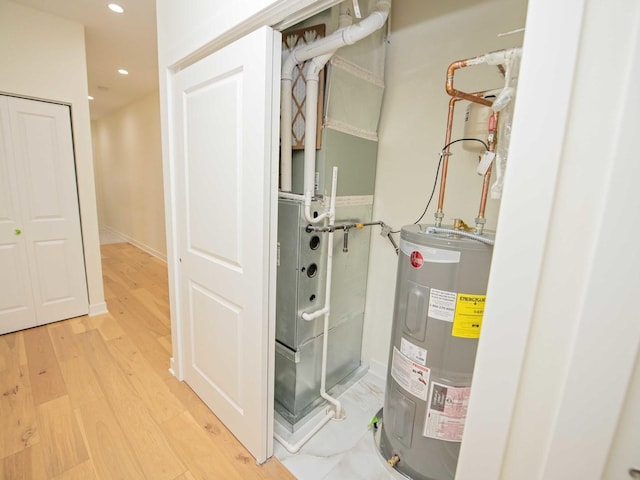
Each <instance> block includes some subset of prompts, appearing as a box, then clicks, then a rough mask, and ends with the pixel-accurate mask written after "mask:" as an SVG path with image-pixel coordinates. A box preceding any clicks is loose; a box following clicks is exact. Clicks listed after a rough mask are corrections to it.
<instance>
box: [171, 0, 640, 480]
mask: <svg viewBox="0 0 640 480" xmlns="http://www.w3.org/2000/svg"><path fill="white" fill-rule="evenodd" d="M163 2H164V3H167V4H168V3H170V2H169V0H161V2H160V3H163ZM403 2H408V0H397V3H401V4H402V3H403ZM290 3H291V4H292V5H293V6H295V5H300V4H301V3H302V2H297V1H295V0H290ZM304 3H305V5H306V4H307V2H304ZM413 3H415V4H419V3H421V2H418V1H415V2H413ZM424 3H425V4H426V3H429V4H430V5H432V6H434V8H436V6H437V5H444V3H445V2H439V3H435V2H424ZM448 3H449V4H450V5H453V2H448ZM456 3H457V2H456ZM488 5H489V6H490V5H494V3H493V2H489V3H488ZM502 5H503V7H504V8H505V9H506V10H505V11H509V8H508V6H507V5H505V4H504V3H503V4H502ZM633 6H634V8H633V9H631V8H629V7H630V4H629V2H628V1H626V0H616V1H615V2H609V3H607V4H604V3H602V2H597V1H596V0H567V1H565V2H552V1H549V0H530V5H529V12H528V15H527V17H528V21H527V27H528V28H529V27H531V30H528V32H527V39H526V41H525V59H523V62H524V63H527V62H528V64H529V66H528V67H527V69H523V75H522V77H521V79H522V81H523V82H524V78H525V74H524V70H528V73H527V83H528V87H527V88H526V89H525V88H523V84H522V83H521V89H520V95H521V96H520V99H519V102H521V103H519V107H518V108H519V109H521V110H522V112H523V113H521V114H519V113H518V108H517V109H516V118H515V120H514V125H515V124H516V123H518V122H519V123H520V124H521V128H520V133H519V134H518V135H519V139H518V140H517V141H516V131H515V129H514V138H513V141H512V153H513V152H518V159H519V161H518V162H517V163H513V162H512V163H511V165H512V167H511V168H510V169H509V170H508V172H507V180H508V181H511V187H509V189H508V190H509V191H505V195H504V199H503V203H502V206H501V210H502V211H501V218H500V229H499V233H498V239H497V242H498V245H497V246H496V253H495V254H494V265H493V267H492V277H491V279H490V290H489V293H490V294H491V295H490V296H488V303H487V311H486V313H485V325H484V327H483V337H482V339H481V342H480V348H479V352H478V358H477V363H476V367H477V369H478V371H477V372H476V375H475V376H474V386H473V389H474V393H473V394H472V397H471V405H470V415H469V419H468V421H467V425H466V428H465V441H464V442H463V450H462V453H461V457H460V465H459V467H460V470H459V472H460V474H459V476H458V478H460V479H467V478H468V479H474V480H477V479H484V478H486V479H487V480H494V479H497V478H507V479H511V478H518V479H529V478H531V479H540V478H545V479H556V478H557V479H566V478H589V479H596V478H600V473H601V471H602V467H603V466H604V460H605V459H604V458H603V457H604V456H606V454H607V451H608V447H607V445H608V443H609V442H610V440H611V436H612V434H613V431H614V430H615V426H616V425H615V423H616V418H617V416H618V414H619V412H620V409H621V405H622V400H623V397H624V394H625V391H626V387H627V385H628V381H629V377H630V375H631V371H632V368H633V362H634V358H635V357H634V356H633V355H632V354H635V353H636V352H637V348H638V341H639V339H640V331H639V330H640V328H639V327H640V324H639V323H638V322H637V308H635V307H634V305H633V301H634V299H635V296H636V295H637V292H638V291H639V290H640V285H639V282H640V276H639V275H638V274H637V272H638V271H639V270H640V258H639V255H638V249H637V248H636V247H635V246H634V245H633V242H634V241H635V239H636V238H638V237H639V236H640V231H638V230H639V228H640V224H638V223H637V222H634V221H633V219H634V218H635V217H636V216H637V211H638V209H640V205H639V200H638V198H640V197H638V196H637V194H636V192H635V190H634V188H635V185H634V182H635V180H636V179H637V177H638V175H640V172H638V165H640V163H638V162H637V161H636V160H635V158H634V156H633V154H632V152H633V151H634V147H635V145H634V144H633V143H632V142H633V141H634V140H635V137H634V136H633V135H634V128H637V121H635V122H634V121H633V119H634V118H635V116H636V112H637V111H638V109H639V108H640V104H639V101H640V99H639V98H638V95H637V93H635V92H637V89H635V86H636V85H638V84H639V83H640V61H639V60H638V59H640V55H639V53H640V38H639V37H638V32H639V31H640V30H639V29H640V18H638V15H639V13H638V5H636V4H633ZM585 7H586V11H587V15H586V17H585V19H586V21H585V22H584V23H583V22H582V11H583V8H585ZM176 8H177V7H176ZM489 8H490V7H489ZM162 10H163V9H162V8H160V5H159V17H162V15H163V14H162ZM217 10H219V7H218V9H217ZM217 10H216V7H215V6H212V7H211V11H209V12H208V15H209V18H210V22H213V23H216V22H217V20H215V15H216V11H217ZM472 10H473V9H472ZM167 12H170V10H168V9H166V8H165V9H164V13H165V15H166V13H167ZM502 16H503V10H502V9H501V10H500V11H498V12H496V16H495V19H499V18H502ZM455 18H456V15H450V14H448V13H444V14H443V15H442V16H441V17H440V18H439V20H438V24H441V26H442V27H444V26H447V25H448V26H451V29H452V30H453V29H455V28H457V27H458V26H459V24H458V23H457V22H455V21H454V20H455ZM169 21H170V18H169V17H166V16H165V18H159V25H161V28H162V25H163V24H166V23H167V22H169ZM202 23H203V22H202V21H195V20H194V24H198V25H201V24H202ZM437 26H438V25H436V24H435V23H433V24H431V25H430V27H431V28H436V27H437ZM519 26H521V25H519V24H515V25H512V26H510V27H509V29H511V28H517V27H519ZM422 28H425V26H424V25H422V22H421V21H420V20H419V17H418V16H417V15H416V16H415V19H414V20H410V21H409V22H408V24H407V29H408V30H407V32H410V30H412V29H415V30H416V31H417V30H421V29H422ZM500 30H502V29H500ZM159 33H160V37H163V36H164V40H163V41H164V43H165V45H167V44H168V42H169V41H170V40H171V36H170V35H166V34H165V35H163V33H162V31H161V32H159ZM173 33H176V32H175V31H174V32H173ZM416 33H417V32H416ZM461 33H462V32H456V34H455V35H452V37H451V38H449V40H448V42H450V43H451V44H452V45H454V44H456V43H458V42H459V40H458V34H461ZM496 33H497V32H496ZM177 35H178V40H179V39H181V38H184V37H187V36H189V34H188V33H187V32H186V31H185V32H177ZM407 35H408V33H407ZM211 40H212V41H213V42H215V40H216V36H215V34H212V37H211ZM394 41H397V40H394V39H392V42H394ZM480 41H482V39H477V40H476V39H475V38H474V39H465V41H464V42H462V41H460V45H461V46H462V45H464V46H466V48H471V47H473V49H474V50H475V47H476V46H478V45H480V44H479V43H476V42H480ZM432 42H435V43H436V44H437V45H436V49H437V48H444V47H445V43H446V42H445V40H444V38H443V37H442V36H440V37H437V38H434V39H432ZM471 42H473V44H471ZM417 47H419V48H428V47H429V44H428V43H422V44H419V45H417ZM619 47H622V48H619ZM482 50H485V49H482ZM475 53H477V52H475V51H472V52H468V51H465V52H464V54H462V55H460V57H464V56H467V55H469V54H471V55H473V54H475ZM185 54H186V53H185ZM527 56H529V58H530V60H526V58H527ZM161 58H162V53H161ZM166 58H169V57H166ZM576 58H578V59H579V62H578V69H579V72H580V77H579V81H578V82H576V83H575V84H574V73H575V71H574V70H575V69H574V67H575V61H574V60H575V59H576ZM169 65H170V64H169V63H167V61H165V62H164V63H162V62H161V82H162V81H164V82H165V83H164V84H165V87H166V81H167V78H169V77H170V75H169V74H168V72H167V67H168V66H169ZM630 66H632V67H633V70H630ZM439 69H440V68H438V70H439ZM411 70H412V69H411V67H410V66H407V67H405V73H406V76H407V77H411V75H410V74H411ZM434 78H435V77H434ZM389 80H391V79H389ZM440 82H441V83H440V85H442V83H444V76H443V77H441V80H440ZM574 87H575V93H572V91H573V89H574ZM524 91H526V92H527V93H526V95H525V94H523V92H524ZM164 95H166V90H165V92H164ZM597 96H599V97H602V98H598V101H597V102H596V103H592V102H593V101H594V98H595V97H597ZM609 98H611V99H612V100H611V102H608V101H606V100H607V99H609ZM523 99H526V101H524V102H523ZM629 100H631V103H627V102H628V101H629ZM417 101H418V100H416V102H412V103H417ZM405 102H406V104H405V105H404V108H405V110H406V111H407V112H408V111H413V109H412V108H411V107H412V105H411V104H409V100H405ZM523 104H524V105H525V107H523V106H522V105H523ZM163 105H164V108H165V110H163V141H164V142H169V141H170V136H169V135H168V132H170V128H171V117H170V112H169V111H167V110H166V105H167V102H166V97H165V98H164V99H163ZM591 105H593V106H594V107H593V108H590V106H591ZM594 112H595V113H597V115H593V113H594ZM601 114H602V120H601V119H600V118H601ZM414 121H417V120H416V119H414V118H413V117H408V118H407V119H405V120H403V123H404V126H405V127H410V126H411V124H412V123H413V122H414ZM609 122H612V123H611V124H609ZM601 126H602V127H603V128H604V131H605V132H608V133H609V135H606V134H603V133H602V131H601V130H600V128H599V127H601ZM383 128H385V129H388V128H390V126H388V125H383ZM441 128H442V127H441ZM565 131H566V132H567V133H568V136H567V137H566V138H565V135H564V133H565ZM440 132H441V133H440V134H439V135H436V136H435V137H434V138H436V144H437V145H440V144H441V137H442V136H443V132H442V130H441V131H440ZM542 140H544V142H542ZM383 141H384V140H383ZM565 141H566V143H565ZM165 145H168V143H165ZM541 145H542V146H543V147H544V148H540V147H541ZM381 147H382V148H381V156H382V155H385V153H384V149H385V148H386V147H385V146H384V145H381ZM590 147H597V148H594V149H591V148H590ZM165 155H166V154H165ZM396 160H398V161H402V159H396ZM512 160H513V156H512ZM583 160H584V161H585V162H584V165H585V166H586V167H587V168H588V169H591V170H589V171H587V170H584V169H581V168H580V166H581V165H582V164H583ZM390 161H391V160H390V159H387V160H386V161H385V162H383V165H384V164H386V165H387V167H388V166H389V162H390ZM565 162H566V165H565ZM513 165H517V167H513ZM381 168H383V166H382V165H381ZM389 170H391V169H389V168H388V170H387V175H389V174H391V175H393V172H392V171H391V172H389ZM398 170H400V169H398ZM600 172H601V173H602V178H603V180H604V181H603V182H602V183H598V186H597V189H596V191H593V192H592V191H591V190H590V188H591V187H592V186H593V185H594V182H593V179H594V177H593V175H595V174H597V173H600ZM585 173H586V174H587V175H586V181H585V182H583V181H582V176H583V175H584V174H585ZM408 175H411V172H409V174H408ZM380 176H382V175H380ZM395 178H396V180H395V181H396V182H397V183H399V182H400V181H401V180H402V181H404V180H405V176H402V178H398V177H395ZM532 179H535V180H536V181H535V182H534V181H532ZM382 180H383V179H382V178H380V182H381V185H380V188H381V190H380V191H379V192H378V193H379V194H383V195H381V197H382V198H380V196H379V198H378V199H377V202H378V203H377V205H376V208H377V209H378V213H382V212H384V211H386V210H393V209H389V208H388V207H387V206H386V201H388V200H386V201H383V199H384V198H385V197H387V198H390V196H389V195H384V193H385V189H384V184H383V183H382ZM538 180H541V181H540V183H538ZM596 183H597V182H596ZM508 185H509V182H507V186H508ZM389 188H390V187H389V186H387V189H389ZM505 188H506V187H505ZM402 190H403V191H406V190H408V189H402ZM541 199H542V200H543V202H542V205H543V206H544V208H542V209H541V202H540V200H541ZM447 205H448V204H447ZM594 205H595V206H596V208H595V209H594V208H593V207H594ZM447 208H449V207H447ZM554 210H556V212H555V213H554V215H553V217H551V215H549V214H550V213H551V212H553V211H554ZM591 213H593V215H591ZM168 218H170V214H169V215H168ZM625 218H626V220H625ZM561 219H562V220H564V221H566V222H568V223H567V224H564V223H561V222H560V220H561ZM532 220H533V223H532ZM409 221H411V218H409ZM614 225H616V226H615V228H614ZM551 227H553V230H554V231H553V232H552V233H551V235H550V236H549V238H548V239H547V232H549V229H550V228H551ZM574 229H575V231H574ZM532 233H535V235H532ZM583 233H586V235H587V236H586V237H585V238H582V234H583ZM565 234H567V235H566V236H565ZM500 242H502V245H500ZM572 245H576V247H577V248H576V251H575V252H574V251H573V250H572V248H571V247H572ZM375 248H377V247H374V251H373V254H374V256H378V255H379V252H376V250H375ZM385 248H386V247H385ZM498 252H500V253H498ZM584 252H588V256H583V255H582V254H583V253H584ZM565 254H566V256H565ZM384 255H385V257H384V260H383V261H380V262H379V263H380V265H378V266H376V267H374V268H376V271H377V272H378V274H380V275H383V274H384V271H385V270H390V269H391V268H392V264H393V265H395V260H393V261H391V260H389V258H388V257H389V255H388V254H384ZM391 258H392V259H393V256H391ZM496 258H498V259H499V261H498V262H496ZM374 261H377V260H375V259H374ZM585 262H586V263H585ZM170 266H171V262H170ZM574 268H577V270H576V272H577V273H574ZM371 284H375V282H374V283H371ZM371 284H370V285H371ZM392 288H393V287H390V290H392ZM554 289H556V290H559V291H556V292H554V291H553V290H554ZM616 289H618V295H616ZM565 292H566V293H568V294H569V298H573V299H577V300H578V303H573V304H568V303H566V301H565V296H564V293H565ZM375 294H376V292H375V291H374V292H369V296H370V297H371V296H372V295H375ZM378 294H382V292H378ZM385 294H386V293H385ZM389 295H391V293H389ZM592 307H595V308H592ZM612 307H615V308H612ZM370 310H371V307H369V311H370ZM385 316H386V317H388V314H387V315H385ZM555 327H561V328H559V329H556V328H555ZM380 328H384V325H381V326H380ZM370 332H371V333H370V334H369V335H374V336H375V335H379V336H380V341H379V342H377V340H374V339H371V338H367V339H365V340H366V341H367V345H368V346H367V351H368V352H370V353H369V354H370V355H371V357H372V358H374V357H373V354H372V351H373V350H374V349H375V348H374V343H375V342H377V343H375V345H380V347H379V348H380V349H383V351H384V352H387V351H388V350H387V349H388V338H387V339H385V337H386V332H384V331H380V332H377V331H375V329H371V330H370ZM383 344H384V345H383ZM174 347H176V344H175V343H174ZM549 348H551V351H550V353H551V354H552V357H547V356H546V352H547V349H549ZM376 352H377V350H376ZM376 355H378V354H377V353H376ZM385 357H386V353H385ZM384 360H385V361H386V358H385V359H384ZM556 361H558V362H560V363H559V364H556V363H555V362H556ZM523 365H524V366H525V368H524V370H523V369H522V366H523ZM521 374H522V376H521ZM549 385H550V386H551V390H549V391H548V390H547V389H546V387H547V386H549ZM520 387H521V388H520ZM600 387H603V388H602V389H601V390H600V389H599V388H600ZM547 394H550V397H549V398H547V397H546V395H547ZM538 399H540V400H544V404H542V403H538V402H537V401H536V400H538ZM514 412H515V416H513V417H512V413H514ZM603 414H604V415H603ZM594 420H597V422H596V423H594ZM592 426H593V428H590V427H592ZM512 427H513V432H512V435H511V437H509V434H510V433H511V429H512ZM496 430H498V432H497V433H496ZM529 431H531V432H532V433H533V435H534V437H535V439H536V441H539V442H540V444H536V445H535V449H534V450H533V451H532V452H531V456H529V455H528V453H527V452H528V451H529V449H530V448H531V446H532V438H533V437H531V436H530V435H529ZM576 439H577V440H579V441H576ZM585 439H586V440H590V441H587V442H585V441H583V440H585ZM494 440H497V441H494ZM591 440H593V441H591ZM518 462H523V465H524V464H526V465H528V466H530V467H532V469H531V470H527V469H525V468H524V467H522V468H518V467H519V463H518ZM592 467H593V468H592ZM503 469H504V473H506V474H505V475H503V474H502V473H503ZM585 472H586V473H585Z"/></svg>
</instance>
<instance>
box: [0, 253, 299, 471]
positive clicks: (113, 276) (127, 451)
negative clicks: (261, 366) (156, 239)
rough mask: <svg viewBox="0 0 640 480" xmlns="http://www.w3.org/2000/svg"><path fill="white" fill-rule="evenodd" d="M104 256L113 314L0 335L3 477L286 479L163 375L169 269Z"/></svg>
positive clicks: (129, 256)
mask: <svg viewBox="0 0 640 480" xmlns="http://www.w3.org/2000/svg"><path fill="white" fill-rule="evenodd" d="M102 252H103V273H104V279H105V289H106V292H108V295H109V296H108V299H107V303H108V308H109V310H110V313H109V314H105V315H101V316H97V317H86V316H85V317H78V318H73V319H70V320H66V321H64V322H59V323H56V324H51V325H45V326H42V327H36V328H34V329H31V330H27V331H23V332H16V333H13V334H7V335H1V336H0V479H1V480H5V479H6V480H27V479H29V480H75V479H78V480H80V479H82V480H85V479H86V480H112V479H119V480H122V479H124V480H138V479H140V480H165V479H166V480H203V479H206V480H217V479H225V480H227V479H230V480H233V479H240V478H242V479H252V480H253V479H256V480H267V479H269V480H276V479H277V480H281V479H282V480H284V479H293V478H294V477H293V476H292V475H291V474H290V473H289V472H288V471H287V470H286V469H285V468H284V467H283V466H282V464H280V462H278V461H277V460H276V459H273V460H271V461H270V462H267V464H265V465H262V466H257V465H256V464H255V461H254V459H253V458H252V457H251V456H250V455H249V454H248V453H247V451H246V450H245V449H244V447H242V445H240V444H239V443H238V441H237V440H236V439H235V437H233V435H232V434H231V433H230V432H229V431H228V430H227V429H226V428H225V427H224V425H223V424H222V423H221V422H220V421H219V420H218V419H217V417H216V416H215V415H214V414H213V413H212V412H211V411H210V410H209V409H208V408H207V407H206V405H204V403H202V401H201V400H200V399H199V398H198V397H197V396H196V395H195V394H194V393H193V392H192V391H191V389H190V388H189V387H188V386H187V385H186V384H185V383H183V382H179V381H177V380H176V379H175V377H173V376H172V375H171V374H170V373H169V371H168V369H169V361H170V356H171V353H170V352H171V347H172V345H171V332H170V323H169V321H168V319H169V316H168V315H169V313H168V312H169V294H168V288H167V271H166V264H164V263H163V262H161V261H159V260H158V259H156V258H154V257H151V256H149V255H148V254H146V253H144V252H142V251H141V250H139V249H137V248H135V247H133V246H131V245H128V244H119V245H106V246H103V248H102Z"/></svg>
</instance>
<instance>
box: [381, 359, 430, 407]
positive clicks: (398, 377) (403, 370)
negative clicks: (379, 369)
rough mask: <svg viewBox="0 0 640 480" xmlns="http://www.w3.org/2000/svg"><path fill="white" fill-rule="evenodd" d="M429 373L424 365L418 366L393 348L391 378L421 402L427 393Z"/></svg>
mask: <svg viewBox="0 0 640 480" xmlns="http://www.w3.org/2000/svg"><path fill="white" fill-rule="evenodd" d="M429 372H430V370H429V369H428V368H427V367H425V366H424V365H420V364H418V363H416V362H413V361H411V360H410V359H409V358H407V357H405V356H404V355H403V354H402V353H400V350H398V349H397V348H396V347H395V346H394V347H393V359H392V360H391V376H392V377H393V379H394V380H395V381H396V382H397V383H398V385H400V386H401V387H402V388H404V389H405V390H406V391H407V392H409V393H410V394H411V395H413V396H415V397H418V398H419V399H421V400H426V399H427V392H428V391H429V388H428V385H429Z"/></svg>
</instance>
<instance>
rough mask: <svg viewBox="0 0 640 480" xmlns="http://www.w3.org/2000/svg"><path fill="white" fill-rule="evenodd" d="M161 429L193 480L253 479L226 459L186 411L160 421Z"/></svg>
mask: <svg viewBox="0 0 640 480" xmlns="http://www.w3.org/2000/svg"><path fill="white" fill-rule="evenodd" d="M162 430H163V431H164V433H165V435H166V436H167V438H168V439H169V441H170V442H171V445H172V446H173V448H174V449H175V450H176V452H178V455H179V456H180V458H181V459H182V461H183V462H184V464H185V465H186V466H187V468H188V469H189V471H190V472H191V473H192V475H193V476H194V477H195V478H196V479H197V480H207V479H211V478H224V479H225V480H240V479H243V478H256V477H244V476H242V475H241V474H240V472H239V471H237V470H236V469H235V468H234V467H233V466H232V465H231V463H230V461H229V459H228V458H226V457H225V456H224V455H221V454H220V453H219V452H218V449H217V447H216V444H215V443H214V442H213V440H212V439H211V438H210V437H209V436H208V435H207V434H206V433H205V432H204V430H203V429H202V428H200V426H199V425H198V423H197V422H196V421H195V420H194V419H193V417H192V416H191V414H190V413H189V412H185V413H183V414H182V415H180V416H178V417H175V418H173V419H171V420H168V421H166V422H164V423H163V424H162ZM214 452H215V453H214Z"/></svg>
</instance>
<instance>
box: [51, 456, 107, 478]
mask: <svg viewBox="0 0 640 480" xmlns="http://www.w3.org/2000/svg"><path fill="white" fill-rule="evenodd" d="M51 480H98V477H97V476H96V471H95V469H94V468H93V462H91V460H88V461H86V462H84V463H81V464H80V465H78V466H77V467H73V468H72V469H70V470H67V471H66V472H64V473H61V474H60V475H57V476H55V477H53V478H52V479H51Z"/></svg>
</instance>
